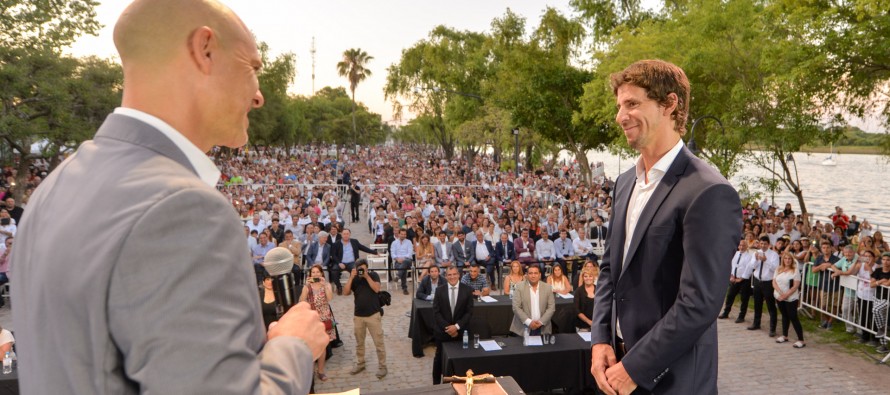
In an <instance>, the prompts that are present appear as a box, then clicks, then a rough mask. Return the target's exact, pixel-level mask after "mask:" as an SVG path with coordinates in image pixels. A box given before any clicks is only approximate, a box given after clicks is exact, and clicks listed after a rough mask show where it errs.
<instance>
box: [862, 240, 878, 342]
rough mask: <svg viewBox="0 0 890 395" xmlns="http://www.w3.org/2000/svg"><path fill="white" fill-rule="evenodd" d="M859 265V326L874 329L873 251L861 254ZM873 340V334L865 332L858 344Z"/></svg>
mask: <svg viewBox="0 0 890 395" xmlns="http://www.w3.org/2000/svg"><path fill="white" fill-rule="evenodd" d="M859 263H860V264H859V272H858V273H857V274H856V277H857V285H858V286H857V288H856V298H857V300H858V303H857V307H856V309H857V310H858V311H859V325H860V326H862V327H863V328H868V329H873V328H874V326H873V324H874V317H873V314H872V308H874V302H875V290H874V289H873V288H872V287H871V275H872V273H873V272H874V270H875V253H874V252H872V251H871V250H865V251H862V252H861V253H860V254H859ZM872 339H873V337H872V334H871V332H869V331H867V330H863V331H862V336H861V337H860V338H859V339H858V340H857V342H859V343H868V342H869V341H871V340H872ZM875 340H876V339H875ZM878 345H880V344H874V346H875V347H877V346H878Z"/></svg>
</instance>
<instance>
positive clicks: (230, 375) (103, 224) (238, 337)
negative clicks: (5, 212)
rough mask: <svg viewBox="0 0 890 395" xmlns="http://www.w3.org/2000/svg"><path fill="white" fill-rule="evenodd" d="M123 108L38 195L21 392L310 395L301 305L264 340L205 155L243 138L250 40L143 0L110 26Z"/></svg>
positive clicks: (26, 251) (210, 10)
mask: <svg viewBox="0 0 890 395" xmlns="http://www.w3.org/2000/svg"><path fill="white" fill-rule="evenodd" d="M114 38H115V44H116V46H117V48H118V51H119V52H120V57H121V62H122V64H123V69H124V91H123V103H122V106H121V108H118V109H117V110H115V113H114V114H111V115H109V116H108V118H107V119H106V120H105V123H104V124H103V125H102V127H101V128H100V129H99V131H98V133H96V136H95V138H94V139H93V140H92V141H87V142H85V143H84V144H83V145H82V146H81V147H80V148H79V149H78V151H77V153H76V154H74V155H73V156H72V157H70V158H69V159H68V160H66V161H65V162H64V163H62V164H61V165H59V167H58V168H57V169H55V170H54V171H53V172H52V173H51V174H50V175H49V176H48V177H47V179H46V180H45V181H44V182H43V183H42V184H41V185H40V187H39V188H37V190H36V191H35V192H34V194H33V196H32V197H31V202H30V204H29V206H28V211H27V213H26V215H25V217H24V218H23V219H22V227H21V228H20V231H19V238H18V239H17V241H16V243H17V245H16V251H15V254H14V256H13V263H12V264H13V265H14V266H15V267H16V269H17V270H16V273H15V275H16V277H15V286H13V298H14V299H15V300H16V309H15V310H14V311H13V320H14V322H15V329H16V335H17V336H16V337H17V340H18V342H17V347H18V351H19V355H20V357H19V361H20V366H21V369H19V382H20V386H21V387H20V388H21V391H22V393H26V394H63V393H65V394H137V393H152V394H198V393H205V394H239V395H240V394H259V393H275V394H279V393H288V394H306V393H308V390H309V386H310V383H311V378H312V363H313V360H314V359H316V358H317V357H319V356H320V355H321V353H322V352H324V347H325V345H326V344H327V341H328V337H327V335H326V334H325V333H324V325H322V323H321V321H320V320H319V318H318V315H317V314H316V313H315V312H313V311H311V310H310V309H309V306H308V305H307V304H306V303H301V304H300V305H297V306H295V307H294V308H292V309H291V310H290V311H289V312H288V313H287V314H285V315H284V316H282V317H281V319H280V320H279V321H278V323H277V325H274V326H272V327H271V329H270V330H269V332H268V333H266V332H265V330H264V326H263V321H262V318H261V315H260V304H259V300H258V298H257V297H256V296H257V293H256V286H255V284H256V283H255V280H254V275H253V274H252V269H251V264H250V257H249V256H248V253H247V250H246V248H245V247H246V245H245V243H246V242H245V240H244V234H243V230H242V224H241V223H240V221H239V220H238V217H237V215H236V214H235V211H234V210H233V209H232V206H231V204H230V203H229V202H228V201H227V200H226V199H225V198H224V197H223V196H222V195H221V194H220V193H219V192H218V191H217V190H216V189H215V187H214V186H215V184H216V183H217V181H218V177H219V174H220V173H219V170H217V168H216V166H215V165H214V164H213V162H211V161H210V159H209V158H207V156H206V155H205V154H204V153H205V152H207V151H209V150H210V149H211V148H212V147H213V146H215V145H225V146H229V147H240V146H242V145H244V143H245V142H246V140H247V133H246V132H247V113H248V111H250V109H251V108H255V107H259V106H261V105H262V104H263V98H262V95H261V94H260V93H259V91H258V86H257V79H256V75H255V74H254V73H255V71H256V70H257V69H258V68H259V66H260V62H261V61H260V57H259V54H258V52H257V49H256V44H255V42H254V39H253V37H252V36H251V34H250V32H249V31H248V30H247V28H246V27H245V26H244V24H243V23H242V22H241V21H240V19H238V17H237V16H235V14H233V13H232V12H231V11H230V10H228V9H227V8H225V7H223V6H221V5H219V4H217V3H215V2H213V1H209V0H208V1H197V0H196V1H173V0H144V1H136V2H135V3H133V4H132V5H130V6H129V7H128V8H127V10H126V11H124V14H123V15H122V16H121V18H120V20H119V21H118V23H117V25H116V26H115V31H114Z"/></svg>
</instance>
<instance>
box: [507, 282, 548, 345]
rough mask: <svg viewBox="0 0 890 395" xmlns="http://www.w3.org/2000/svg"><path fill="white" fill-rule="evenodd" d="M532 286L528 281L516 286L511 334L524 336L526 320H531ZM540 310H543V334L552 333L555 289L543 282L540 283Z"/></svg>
mask: <svg viewBox="0 0 890 395" xmlns="http://www.w3.org/2000/svg"><path fill="white" fill-rule="evenodd" d="M531 295H532V292H531V285H529V283H528V281H523V282H520V283H517V284H516V293H515V294H514V295H513V322H512V323H511V324H510V332H513V333H515V334H517V335H520V336H521V335H522V332H523V330H524V329H525V320H527V319H529V318H531V315H532V306H531V300H532V299H531ZM538 308H539V309H540V310H541V320H540V321H541V322H542V323H543V324H544V326H543V327H542V328H541V333H551V332H552V331H553V325H552V324H551V323H550V319H551V318H553V314H554V313H555V312H556V298H555V297H554V296H553V287H551V286H550V284H547V283H545V282H543V281H538Z"/></svg>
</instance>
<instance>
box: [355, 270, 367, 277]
mask: <svg viewBox="0 0 890 395" xmlns="http://www.w3.org/2000/svg"><path fill="white" fill-rule="evenodd" d="M356 273H357V274H358V275H359V276H364V275H365V269H358V270H356Z"/></svg>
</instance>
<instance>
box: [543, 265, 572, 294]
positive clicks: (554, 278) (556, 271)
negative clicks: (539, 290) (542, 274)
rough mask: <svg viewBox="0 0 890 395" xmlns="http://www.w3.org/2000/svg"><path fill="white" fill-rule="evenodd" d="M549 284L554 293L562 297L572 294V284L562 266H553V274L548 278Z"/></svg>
mask: <svg viewBox="0 0 890 395" xmlns="http://www.w3.org/2000/svg"><path fill="white" fill-rule="evenodd" d="M547 284H550V286H551V287H552V288H553V292H555V293H558V294H560V295H568V294H569V293H571V292H572V284H571V283H570V282H569V279H568V278H566V276H565V274H563V272H562V266H559V265H553V273H552V274H551V275H550V277H547Z"/></svg>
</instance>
